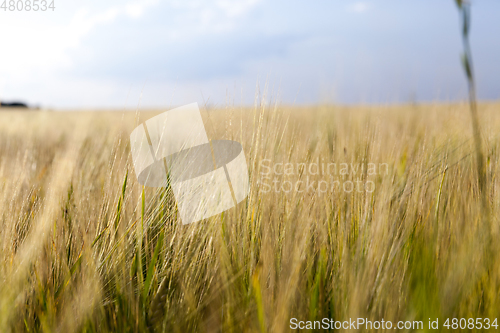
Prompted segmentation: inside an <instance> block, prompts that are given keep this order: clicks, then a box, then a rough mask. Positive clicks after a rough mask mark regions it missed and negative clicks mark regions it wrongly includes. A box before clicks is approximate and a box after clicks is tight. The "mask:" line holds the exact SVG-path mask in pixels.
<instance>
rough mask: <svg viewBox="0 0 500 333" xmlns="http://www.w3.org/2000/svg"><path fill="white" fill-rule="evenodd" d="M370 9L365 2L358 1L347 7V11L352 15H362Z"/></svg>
mask: <svg viewBox="0 0 500 333" xmlns="http://www.w3.org/2000/svg"><path fill="white" fill-rule="evenodd" d="M370 8H371V5H370V4H369V3H368V2H366V1H358V2H355V3H353V4H351V5H349V6H347V11H349V12H352V13H364V12H366V11H367V10H369V9H370Z"/></svg>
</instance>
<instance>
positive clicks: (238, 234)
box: [0, 104, 500, 332]
mask: <svg viewBox="0 0 500 333" xmlns="http://www.w3.org/2000/svg"><path fill="white" fill-rule="evenodd" d="M499 111H500V105H498V104H482V105H480V106H479V112H480V116H481V118H482V121H483V124H484V126H483V138H482V139H483V143H484V147H485V152H486V157H487V181H488V183H489V186H488V190H489V192H488V194H487V195H488V199H489V205H490V213H491V216H489V217H488V220H490V221H491V224H490V225H486V224H484V223H483V222H482V221H483V219H482V218H481V202H480V198H479V195H478V184H477V175H476V174H475V170H476V169H475V166H474V163H475V160H474V158H473V155H471V153H473V144H472V141H471V140H470V138H471V133H470V124H469V120H468V117H469V114H468V111H467V105H418V106H393V107H352V108H341V107H326V106H325V107H319V106H318V107H310V108H287V107H278V108H276V107H266V106H258V107H255V108H252V109H239V108H227V109H223V110H214V111H210V112H209V113H207V112H206V111H204V112H203V117H204V121H205V125H206V128H207V131H208V134H209V136H210V137H212V138H214V139H233V140H236V141H239V142H241V143H242V145H243V147H244V150H245V154H246V158H247V163H248V167H249V172H250V181H251V190H250V194H249V197H248V199H247V200H246V201H244V202H242V203H241V204H240V205H238V207H236V208H234V209H232V210H229V211H227V212H225V213H224V214H222V215H220V216H216V217H213V218H211V219H208V220H205V221H202V222H199V223H194V224H191V225H187V226H183V225H181V224H180V222H179V221H178V219H177V214H176V207H175V201H174V200H173V197H172V194H171V192H170V190H169V189H161V190H157V189H148V188H146V189H144V190H143V188H142V187H141V186H140V185H139V184H138V183H137V181H136V178H135V173H134V171H133V168H132V166H131V158H130V151H129V142H128V135H129V133H130V132H131V130H132V129H133V128H134V127H135V126H136V124H137V123H138V122H139V121H143V120H145V119H147V118H149V117H150V116H151V115H152V114H153V113H147V112H145V113H141V114H140V115H137V114H136V113H134V112H127V113H123V112H114V113H112V112H108V113H44V112H39V113H14V112H1V113H0V212H1V223H2V227H1V228H0V247H1V250H0V265H1V266H0V278H1V281H2V283H1V285H0V331H1V332H22V331H29V332H33V331H44V332H72V331H82V332H135V331H147V330H151V331H153V330H156V331H163V332H187V331H201V332H205V331H206V332H219V331H225V332H226V331H227V332H241V331H250V332H254V331H256V332H258V331H267V332H283V331H288V330H289V321H290V318H292V317H295V318H298V319H300V320H315V319H317V320H319V319H321V318H324V317H327V318H332V319H335V320H346V319H348V318H357V317H364V318H368V319H371V320H381V319H382V318H383V319H384V320H391V321H393V322H397V321H399V320H423V321H424V322H425V323H427V320H428V318H433V319H434V318H441V320H444V319H445V318H447V317H458V318H460V317H464V318H476V317H479V318H485V317H490V318H494V317H495V316H497V315H498V314H499V313H500V295H499V291H500V266H499V261H498V258H499V254H500V252H499V251H500V248H499V246H498V245H497V243H496V242H495V241H493V240H495V239H498V234H499V228H498V222H499V221H498V218H497V214H498V210H499V209H498V207H499V204H500V193H499V191H497V190H498V189H499V185H500V183H499V179H497V178H496V174H497V172H498V168H499V166H498V164H497V161H498V159H499V157H500V150H499V143H500V140H499V136H498V133H500V112H499ZM263 160H270V161H271V162H269V163H282V162H284V163H287V162H293V163H313V162H317V161H318V160H319V161H320V162H325V163H328V162H335V163H336V164H337V165H338V166H340V163H353V164H354V165H367V164H368V163H376V164H378V163H387V164H388V169H387V172H382V173H379V174H377V175H369V174H366V173H361V172H359V173H357V174H353V173H351V174H349V175H347V176H345V177H344V178H343V179H342V178H341V179H340V180H341V181H342V182H345V181H348V180H352V181H361V182H362V183H363V184H365V183H366V182H367V181H372V182H373V183H374V184H375V191H373V192H372V193H370V192H366V191H360V192H358V191H353V192H352V193H348V192H345V191H342V190H340V191H339V190H335V191H327V192H326V193H318V192H313V191H309V192H301V193H298V192H295V191H292V192H290V193H286V192H285V191H278V192H274V191H270V192H267V193H266V192H265V191H264V190H263V189H264V186H263V183H262V182H263V179H262V175H261V172H263V170H262V161H263ZM445 170H446V171H445ZM127 175H128V176H127ZM308 176H309V177H311V180H315V181H319V180H324V179H328V177H329V176H330V175H326V174H324V173H323V174H320V175H314V174H310V173H307V172H304V171H303V172H302V173H298V174H297V173H296V174H293V175H288V176H284V175H283V176H280V175H278V176H277V177H278V179H279V181H280V182H283V181H287V180H288V181H293V182H296V181H298V180H305V178H306V177H308ZM273 177H274V176H273ZM426 325H427V324H426ZM425 328H427V326H425Z"/></svg>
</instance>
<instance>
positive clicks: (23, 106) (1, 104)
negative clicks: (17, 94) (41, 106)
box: [0, 102, 28, 109]
mask: <svg viewBox="0 0 500 333" xmlns="http://www.w3.org/2000/svg"><path fill="white" fill-rule="evenodd" d="M0 108H20V109H27V108H28V105H26V104H25V103H22V102H12V103H6V102H0Z"/></svg>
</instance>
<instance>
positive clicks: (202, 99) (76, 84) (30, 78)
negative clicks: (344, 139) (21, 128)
mask: <svg viewBox="0 0 500 333" xmlns="http://www.w3.org/2000/svg"><path fill="white" fill-rule="evenodd" d="M54 4H55V10H54V11H52V10H49V11H46V12H40V11H39V12H33V11H31V12H26V11H22V12H17V11H15V12H10V11H8V10H7V11H4V10H0V41H1V52H0V100H2V101H18V100H19V101H24V102H27V103H28V104H30V105H40V106H41V107H42V108H55V109H80V108H120V109H121V108H136V107H137V105H138V104H139V103H140V107H141V108H146V107H169V106H173V105H179V104H186V103H191V102H194V101H196V102H198V103H200V104H209V105H212V106H224V105H227V104H235V105H240V104H244V105H247V104H253V102H254V100H255V97H256V93H259V92H260V93H263V92H265V91H267V92H268V96H269V98H272V99H273V100H277V101H279V102H281V103H284V104H317V103H338V104H358V103H363V104H371V103H376V104H380V103H406V102H424V101H431V102H432V101H444V102H447V101H456V100H463V99H465V98H466V96H467V87H466V81H465V78H464V74H463V71H462V68H461V64H460V54H461V52H462V45H461V39H460V30H459V29H460V28H459V27H460V21H459V16H458V11H457V9H456V5H455V3H454V1H453V0H439V1H436V0H419V1H398V0H385V1H384V0H366V1H356V0H352V1H351V0H339V1H330V0H328V1H327V0H315V1H303V0H302V1H298V0H286V1H285V0H274V1H264V0H205V1H201V0H172V1H162V2H160V1H157V0H136V1H129V2H124V1H123V0H120V1H118V0H111V1H102V0H100V1H98V0H88V1H84V2H82V1H71V2H70V1H68V0H55V1H54ZM499 15H500V2H499V1H497V0H482V1H478V0H476V1H473V3H472V32H471V43H472V50H473V57H474V58H473V60H474V65H475V72H476V80H477V89H478V97H479V98H480V99H482V100H496V99H499V97H500V43H499V42H498V32H499V31H500V20H499V19H498V18H499V17H500V16H499ZM266 86H267V88H266Z"/></svg>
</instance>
